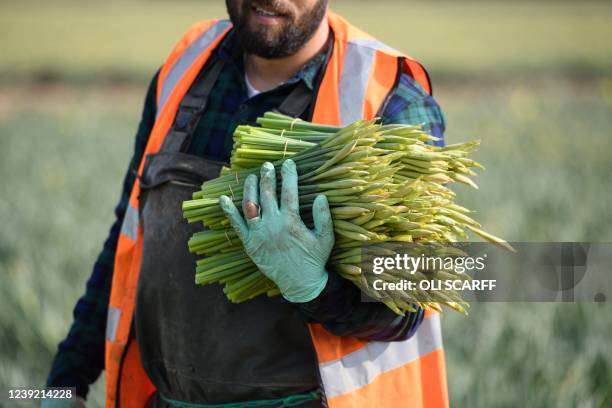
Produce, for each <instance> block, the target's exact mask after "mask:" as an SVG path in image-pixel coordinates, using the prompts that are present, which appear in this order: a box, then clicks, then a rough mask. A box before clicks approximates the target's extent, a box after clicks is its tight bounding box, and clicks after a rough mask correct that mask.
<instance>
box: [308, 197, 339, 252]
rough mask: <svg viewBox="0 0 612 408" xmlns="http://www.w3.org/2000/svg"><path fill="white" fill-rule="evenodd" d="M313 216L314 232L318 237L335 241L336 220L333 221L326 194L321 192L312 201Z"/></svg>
mask: <svg viewBox="0 0 612 408" xmlns="http://www.w3.org/2000/svg"><path fill="white" fill-rule="evenodd" d="M312 218H313V221H314V232H315V234H316V235H317V237H319V238H321V239H324V240H328V241H331V242H332V245H333V241H334V222H333V221H332V217H331V212H330V211H329V204H328V203H327V197H325V195H324V194H319V195H318V196H317V198H315V200H314V203H312Z"/></svg>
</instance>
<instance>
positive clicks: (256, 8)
mask: <svg viewBox="0 0 612 408" xmlns="http://www.w3.org/2000/svg"><path fill="white" fill-rule="evenodd" d="M255 11H256V12H258V13H259V14H262V15H264V16H271V17H275V16H277V15H278V14H276V13H272V12H270V11H266V10H263V9H260V8H259V7H255Z"/></svg>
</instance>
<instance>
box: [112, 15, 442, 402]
mask: <svg viewBox="0 0 612 408" xmlns="http://www.w3.org/2000/svg"><path fill="white" fill-rule="evenodd" d="M329 25H330V28H331V30H332V32H333V34H334V42H333V50H332V53H331V55H330V56H329V60H328V63H327V66H326V68H325V72H324V73H323V78H322V80H321V83H320V86H319V89H318V91H317V94H316V101H315V106H314V111H313V117H312V121H313V122H317V123H323V124H329V125H347V124H349V123H351V122H353V121H355V120H358V119H369V118H373V117H375V116H376V115H377V113H378V112H379V110H380V109H381V106H382V105H383V104H384V102H385V99H386V98H387V96H388V95H389V93H390V92H391V90H392V89H393V87H394V85H395V83H396V81H397V78H398V77H399V74H400V73H407V74H409V75H410V76H411V77H412V78H414V79H415V81H416V82H418V83H419V84H420V85H421V87H422V88H423V89H424V90H425V91H426V92H428V93H431V88H430V84H429V80H428V77H427V73H426V72H425V70H424V69H423V68H422V66H421V65H420V64H419V63H417V62H416V61H414V60H413V59H411V58H409V57H407V56H405V55H402V54H400V53H399V52H397V51H395V50H393V49H392V48H390V47H388V46H386V45H384V44H382V43H380V42H378V41H377V40H375V39H374V38H372V37H371V36H369V35H368V34H366V33H364V32H363V31H361V30H359V29H357V28H355V27H353V26H351V25H350V24H349V23H348V22H347V21H345V20H344V19H342V18H341V17H339V16H338V15H335V14H333V13H329ZM230 29H231V23H230V22H229V21H227V20H214V21H205V22H202V23H199V24H197V25H195V26H194V27H192V28H191V29H190V30H188V32H187V33H186V34H185V36H184V37H183V38H182V39H181V40H180V41H179V43H178V44H177V45H176V46H175V48H174V49H173V50H172V52H171V54H170V56H169V57H168V59H167V61H166V62H165V64H164V66H163V67H162V69H161V71H160V74H159V82H158V84H157V117H156V120H155V124H154V126H153V129H152V131H151V134H150V136H149V141H148V144H147V146H146V149H145V153H144V155H143V160H142V161H141V163H140V166H139V170H138V171H139V175H141V174H142V170H143V166H144V158H146V157H147V155H149V154H154V153H156V152H157V151H158V150H159V148H160V146H161V144H162V142H163V140H164V138H165V137H166V135H167V134H168V131H169V130H170V128H171V126H172V123H173V121H174V117H175V115H176V112H177V109H178V106H179V104H180V102H181V100H182V98H183V97H184V96H185V94H186V93H187V90H188V89H189V87H190V86H191V84H192V82H193V81H194V80H195V78H196V76H197V75H198V73H199V72H200V70H201V69H202V67H203V66H204V64H205V63H206V61H207V60H208V59H209V57H210V56H211V54H212V52H213V50H214V49H215V48H216V47H217V45H218V44H219V43H220V42H221V40H222V39H223V37H224V36H225V35H226V34H227V32H228V31H229V30H230ZM400 70H401V71H400ZM139 193H140V188H139V184H138V182H135V183H134V186H133V188H132V191H131V194H130V199H129V205H128V208H127V212H126V214H125V218H124V221H123V225H122V228H121V234H120V236H119V242H118V246H117V251H116V258H115V268H114V273H113V281H112V288H111V295H110V302H109V310H108V321H107V330H106V364H105V370H106V405H107V407H116V406H120V407H122V408H123V407H138V408H140V407H143V406H145V404H146V402H147V400H148V399H149V398H150V397H151V395H152V394H153V393H154V392H155V386H154V385H153V384H152V383H151V381H150V380H149V378H148V377H147V375H146V373H145V372H144V369H143V368H142V365H141V362H140V354H139V351H138V346H137V342H136V341H135V339H134V338H133V337H134V336H133V335H131V327H132V318H133V315H134V305H135V298H136V288H137V283H138V275H139V273H140V266H141V255H142V243H143V230H142V226H141V225H139V215H138V208H139V202H138V197H139ZM309 329H310V334H311V337H312V342H313V345H314V347H315V350H316V354H317V359H318V367H319V373H320V377H321V380H322V386H323V391H324V394H325V399H326V401H327V404H328V406H329V407H331V408H341V407H342V408H343V407H383V408H387V407H388V408H391V407H426V408H430V407H436V408H437V407H447V406H448V393H447V386H446V372H445V364H444V351H443V348H442V335H441V328H440V320H439V315H437V314H435V313H426V315H425V318H424V320H423V322H422V324H421V326H420V327H419V328H418V330H417V331H416V334H415V335H414V336H412V337H411V338H410V339H408V340H404V341H396V342H376V341H372V342H367V341H363V340H360V339H356V338H354V337H337V336H334V335H332V334H330V333H329V332H327V331H326V330H325V329H324V328H323V327H322V326H320V325H318V324H311V325H310V327H309Z"/></svg>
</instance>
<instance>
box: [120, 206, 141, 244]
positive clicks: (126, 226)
mask: <svg viewBox="0 0 612 408" xmlns="http://www.w3.org/2000/svg"><path fill="white" fill-rule="evenodd" d="M138 223H139V216H138V209H137V208H134V207H132V206H131V205H130V204H128V206H127V210H126V211H125V217H123V224H121V233H122V234H124V235H127V236H128V237H129V238H130V239H131V240H132V241H136V238H137V237H138Z"/></svg>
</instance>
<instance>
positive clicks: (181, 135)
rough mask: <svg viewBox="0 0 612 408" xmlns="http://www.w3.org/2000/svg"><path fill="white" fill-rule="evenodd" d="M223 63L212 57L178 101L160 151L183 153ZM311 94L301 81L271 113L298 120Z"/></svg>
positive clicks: (308, 104) (309, 102)
mask: <svg viewBox="0 0 612 408" xmlns="http://www.w3.org/2000/svg"><path fill="white" fill-rule="evenodd" d="M224 64H225V61H223V59H221V58H215V60H214V61H213V62H212V63H211V65H210V66H208V67H206V68H204V69H203V70H202V72H200V74H199V75H198V76H197V78H196V80H195V81H194V83H193V85H192V86H191V87H190V88H189V91H187V94H186V95H185V97H184V98H183V100H182V101H181V103H180V104H179V107H178V111H177V113H176V117H175V118H174V123H173V125H172V128H170V130H169V131H168V135H166V137H165V138H164V141H163V143H162V146H161V148H160V152H174V153H178V152H185V151H187V149H188V148H189V145H190V143H191V139H192V137H193V134H194V133H195V130H196V128H197V126H198V123H199V122H200V118H201V117H202V114H203V113H204V110H205V109H206V105H207V103H208V97H209V96H210V93H211V91H212V88H213V86H214V85H215V82H217V78H219V74H220V73H221V71H222V69H223V66H224ZM312 99H313V92H312V90H311V89H310V88H308V86H307V85H306V83H304V81H300V82H299V83H298V85H297V86H296V87H295V88H294V89H293V90H292V91H291V92H290V93H289V95H288V96H287V97H286V98H285V100H284V101H283V102H282V103H281V104H280V106H279V107H278V108H276V109H274V111H276V112H279V113H282V114H284V115H288V116H292V117H295V118H299V117H301V116H302V115H303V114H304V112H306V110H307V109H308V107H309V106H310V105H311V103H312Z"/></svg>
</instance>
